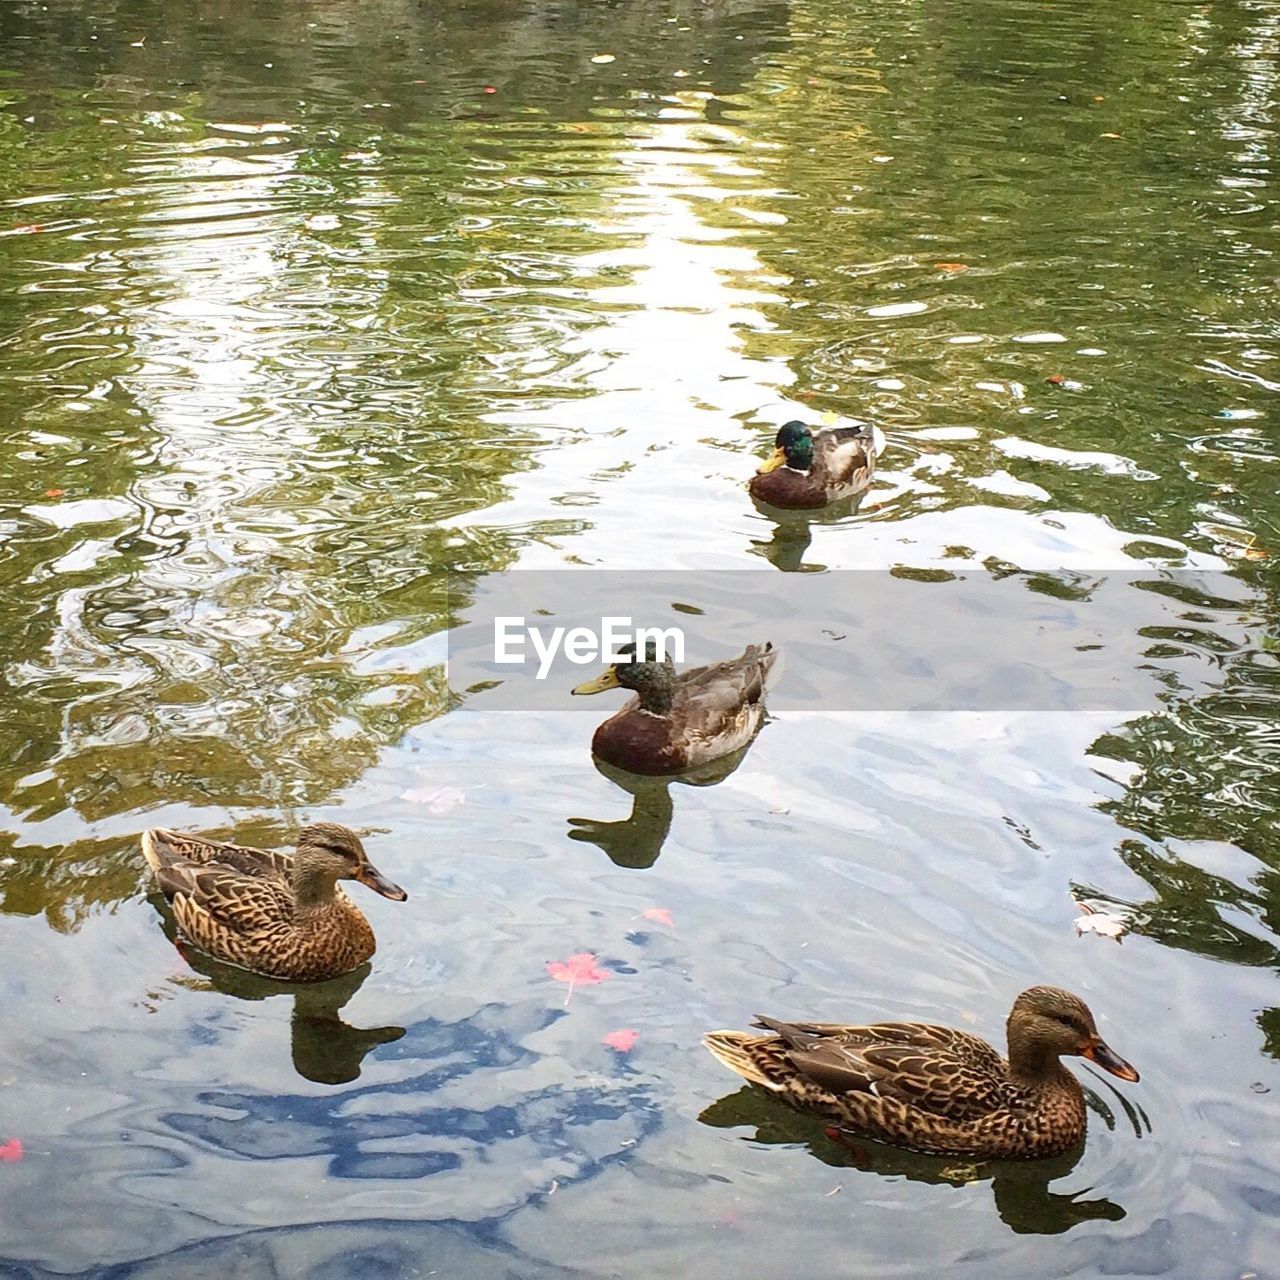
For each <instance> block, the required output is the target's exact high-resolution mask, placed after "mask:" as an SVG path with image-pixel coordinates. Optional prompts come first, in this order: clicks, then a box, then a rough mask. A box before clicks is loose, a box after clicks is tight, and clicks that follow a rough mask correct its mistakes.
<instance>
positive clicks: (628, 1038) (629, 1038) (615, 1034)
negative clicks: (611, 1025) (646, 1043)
mask: <svg viewBox="0 0 1280 1280" xmlns="http://www.w3.org/2000/svg"><path fill="white" fill-rule="evenodd" d="M639 1039H640V1033H639V1032H638V1031H633V1030H632V1029H631V1028H630V1027H619V1028H618V1029H617V1031H610V1032H609V1034H608V1035H607V1036H605V1038H604V1039H603V1040H602V1041H601V1042H600V1043H601V1044H607V1045H608V1046H609V1048H610V1049H617V1051H618V1052H619V1053H630V1052H631V1050H632V1049H634V1048H635V1047H636V1041H637V1040H639Z"/></svg>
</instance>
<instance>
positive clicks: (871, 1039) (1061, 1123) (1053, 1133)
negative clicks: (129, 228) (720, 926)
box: [703, 987, 1138, 1160]
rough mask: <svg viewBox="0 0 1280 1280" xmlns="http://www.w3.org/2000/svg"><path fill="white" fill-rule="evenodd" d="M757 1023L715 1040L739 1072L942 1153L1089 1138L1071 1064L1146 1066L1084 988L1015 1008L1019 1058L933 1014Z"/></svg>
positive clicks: (1016, 1155)
mask: <svg viewBox="0 0 1280 1280" xmlns="http://www.w3.org/2000/svg"><path fill="white" fill-rule="evenodd" d="M755 1025H756V1026H758V1027H765V1028H767V1029H768V1030H769V1031H770V1032H771V1033H772V1034H771V1035H767V1036H752V1035H747V1034H746V1033H744V1032H741V1031H712V1032H710V1033H709V1034H708V1035H707V1036H705V1037H704V1039H703V1043H704V1044H705V1045H706V1046H707V1048H708V1049H710V1050H711V1052H712V1053H713V1054H714V1055H715V1057H716V1058H717V1059H718V1060H719V1061H721V1062H723V1063H724V1065H725V1066H726V1067H728V1068H729V1069H730V1070H731V1071H736V1072H737V1073H738V1074H739V1075H740V1076H743V1077H745V1078H746V1079H747V1080H750V1081H751V1082H752V1083H753V1084H759V1085H763V1086H764V1087H765V1088H766V1089H771V1090H773V1092H774V1093H777V1094H779V1095H780V1096H782V1097H783V1098H785V1099H786V1100H787V1101H788V1102H790V1103H792V1104H794V1105H795V1106H798V1107H805V1108H808V1109H811V1110H817V1111H822V1112H825V1113H826V1114H827V1115H828V1116H830V1117H831V1118H832V1119H834V1120H835V1121H836V1122H837V1123H838V1124H839V1125H840V1126H841V1127H844V1128H847V1129H849V1130H850V1131H852V1132H855V1133H857V1134H860V1135H861V1136H862V1137H865V1138H874V1139H876V1140H878V1141H880V1142H887V1143H890V1144H892V1145H894V1146H899V1147H908V1148H910V1149H911V1150H913V1151H924V1152H928V1153H931V1154H934V1155H949V1156H968V1157H970V1158H976V1159H987V1160H995V1159H1026V1158H1030V1157H1033V1156H1051V1155H1057V1154H1058V1153H1060V1152H1062V1151H1066V1150H1068V1149H1069V1148H1071V1147H1073V1146H1075V1145H1076V1143H1078V1142H1079V1141H1080V1139H1081V1138H1083V1137H1084V1129H1085V1107H1084V1093H1083V1091H1082V1090H1081V1088H1080V1084H1079V1082H1078V1081H1077V1080H1076V1078H1075V1076H1073V1075H1072V1074H1071V1072H1069V1071H1068V1070H1067V1069H1066V1068H1065V1067H1064V1066H1063V1065H1062V1063H1061V1062H1059V1061H1058V1059H1059V1057H1060V1056H1061V1055H1062V1054H1080V1055H1082V1056H1083V1057H1086V1058H1089V1059H1090V1060H1091V1061H1093V1062H1096V1063H1097V1064H1098V1065H1099V1066H1100V1067H1103V1068H1105V1069H1106V1070H1107V1071H1110V1072H1111V1074H1112V1075H1116V1076H1119V1077H1120V1078H1121V1079H1122V1080H1137V1078H1138V1073H1137V1072H1136V1071H1135V1070H1134V1069H1133V1068H1132V1067H1131V1066H1130V1065H1129V1064H1128V1063H1127V1062H1125V1061H1124V1060H1123V1059H1122V1058H1120V1057H1118V1056H1117V1055H1116V1054H1115V1053H1113V1052H1112V1051H1111V1049H1109V1048H1108V1047H1107V1045H1106V1044H1105V1042H1104V1041H1103V1039H1102V1037H1101V1036H1099V1035H1098V1028H1097V1027H1096V1026H1095V1025H1094V1022H1093V1014H1091V1013H1090V1012H1089V1010H1088V1008H1087V1006H1086V1005H1085V1003H1084V1001H1083V1000H1081V999H1080V998H1079V996H1073V995H1072V994H1071V992H1069V991H1063V990H1061V989H1059V988H1058V987H1032V988H1031V989H1030V990H1029V991H1024V992H1023V993H1022V994H1021V995H1020V996H1019V997H1018V998H1017V1000H1015V1001H1014V1005H1013V1011H1012V1012H1011V1013H1010V1014H1009V1021H1008V1033H1009V1058H1008V1061H1006V1060H1005V1059H1004V1058H1002V1057H1001V1056H1000V1055H999V1054H998V1053H997V1052H996V1051H995V1050H994V1049H993V1048H992V1047H991V1046H990V1045H989V1044H988V1043H987V1042H986V1041H985V1040H980V1039H979V1038H978V1037H977V1036H972V1035H970V1034H969V1033H968V1032H967V1031H955V1030H953V1029H952V1028H950V1027H936V1026H931V1025H929V1024H927V1023H922V1022H886V1023H879V1024H876V1025H873V1026H866V1027H856V1026H840V1025H836V1024H824V1023H813V1022H794V1023H793V1022H775V1021H774V1020H773V1019H772V1018H757V1019H756V1021H755Z"/></svg>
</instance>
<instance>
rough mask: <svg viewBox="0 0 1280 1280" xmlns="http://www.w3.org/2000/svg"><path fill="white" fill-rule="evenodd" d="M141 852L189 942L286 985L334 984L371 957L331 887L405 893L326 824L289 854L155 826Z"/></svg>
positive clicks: (355, 918) (362, 929)
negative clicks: (350, 884) (347, 883)
mask: <svg viewBox="0 0 1280 1280" xmlns="http://www.w3.org/2000/svg"><path fill="white" fill-rule="evenodd" d="M142 853H143V856H144V857H145V858H146V860H147V863H148V865H149V866H150V867H151V869H152V871H154V872H155V876H156V882H157V883H158V884H159V886H160V889H161V891H162V892H163V893H164V895H165V897H166V898H168V899H169V901H170V902H171V903H172V904H173V914H174V918H175V919H176V920H177V922H178V928H179V929H180V930H181V931H182V933H183V934H184V936H185V937H186V938H187V939H188V940H189V941H190V942H192V943H194V944H195V945H196V946H197V947H199V948H200V949H201V950H202V951H207V952H208V953H209V954H210V955H211V956H214V957H216V958H217V959H219V960H224V961H226V962H227V963H228V964H235V965H239V966H240V967H241V968H243V969H251V970H253V972H255V973H261V974H265V975H266V976H267V977H269V978H280V979H283V980H285V981H289V982H320V981H323V980H324V979H326V978H334V977H337V976H338V975H339V974H343V973H347V972H349V971H350V970H352V969H354V968H356V966H357V965H361V964H363V963H364V962H365V961H366V960H367V959H368V958H369V957H370V956H371V955H373V953H374V950H375V947H376V945H377V944H376V943H375V941H374V937H373V930H372V929H371V928H370V927H369V922H368V921H367V920H366V919H365V918H364V915H363V914H362V913H361V912H360V911H359V910H358V909H357V907H356V906H355V904H354V903H353V902H352V901H351V899H350V898H348V897H347V895H346V894H345V893H343V892H342V890H341V889H339V888H338V886H337V882H338V881H339V880H359V881H360V882H361V883H362V884H365V885H368V886H369V888H371V889H373V890H374V891H375V892H377V893H380V894H382V896H383V897H384V898H393V899H395V900H396V901H398V902H402V901H404V899H405V898H407V897H408V896H409V895H408V894H407V893H405V891H404V890H403V889H401V888H400V886H399V885H396V884H393V883H392V882H391V881H390V880H388V879H387V878H386V877H385V876H384V875H382V873H381V872H379V871H378V870H377V869H376V868H375V867H374V866H373V865H372V864H371V863H370V862H369V859H368V856H367V855H366V854H365V851H364V846H363V845H362V844H361V843H360V838H359V837H358V836H357V835H356V833H355V832H354V831H351V830H349V829H348V828H347V827H342V826H339V825H338V824H337V823H333V822H317V823H315V824H313V825H312V826H309V827H306V828H304V829H303V831H302V832H301V833H300V835H299V836H298V850H297V853H295V854H289V853H269V852H267V851H266V850H264V849H251V848H249V847H247V846H244V845H235V844H224V843H222V842H221V841H218V840H206V839H204V838H203V837H201V836H187V835H182V834H180V833H179V832H176V831H166V830H164V829H163V828H161V827H156V828H154V829H153V830H151V831H147V832H145V833H144V834H143V837H142Z"/></svg>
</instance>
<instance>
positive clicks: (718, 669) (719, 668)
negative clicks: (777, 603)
mask: <svg viewBox="0 0 1280 1280" xmlns="http://www.w3.org/2000/svg"><path fill="white" fill-rule="evenodd" d="M618 653H619V654H620V655H622V656H623V657H624V658H627V659H629V660H627V661H622V662H615V663H614V664H613V666H611V667H609V668H607V669H606V670H605V672H604V674H603V675H600V676H598V677H597V678H596V679H594V680H588V681H587V682H586V684H580V685H578V687H577V688H576V689H574V691H573V692H574V693H576V694H587V693H602V692H603V691H604V690H606V689H632V690H634V691H635V694H636V696H635V697H634V698H632V699H631V701H630V702H628V703H627V705H626V706H625V707H623V708H622V710H621V711H619V712H617V714H616V715H612V716H610V717H609V719H608V720H606V721H605V722H604V723H603V724H602V725H600V727H599V728H598V729H597V730H596V732H595V736H594V737H593V738H592V739H591V750H592V751H593V752H594V753H595V754H596V756H598V757H599V758H600V759H601V760H603V761H605V763H606V764H611V765H614V766H615V767H616V768H619V769H626V770H628V771H629V772H631V773H647V774H660V773H679V772H681V771H683V770H685V769H693V768H696V767H697V766H699V765H703V764H706V763H708V762H709V761H711V760H715V759H717V758H718V757H720V756H724V755H728V754H729V753H730V752H731V751H737V750H738V748H739V747H742V746H745V745H746V744H747V743H748V742H750V741H751V739H752V738H753V737H754V736H755V734H756V731H757V730H758V729H759V728H760V723H761V721H762V720H763V719H764V695H765V690H766V689H767V687H768V676H769V672H770V670H771V669H772V667H773V664H774V663H775V662H776V661H777V657H778V651H777V650H776V649H775V648H774V647H773V645H771V644H765V645H763V646H760V645H754V644H753V645H748V646H747V648H746V649H745V650H744V651H743V652H742V653H740V654H739V655H738V656H737V657H736V658H730V659H729V660H728V661H727V662H716V663H712V664H711V665H710V666H706V667H695V668H693V670H691V671H685V672H682V673H677V672H676V668H675V663H674V662H672V661H671V659H670V658H669V657H667V656H666V655H665V654H664V655H663V656H662V658H661V659H659V657H658V653H657V649H656V646H654V645H653V644H652V643H650V644H648V645H647V646H646V647H645V656H644V659H643V660H638V659H637V658H636V656H635V655H636V649H635V646H634V645H627V646H626V647H625V648H622V649H619V650H618Z"/></svg>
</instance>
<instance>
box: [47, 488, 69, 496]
mask: <svg viewBox="0 0 1280 1280" xmlns="http://www.w3.org/2000/svg"><path fill="white" fill-rule="evenodd" d="M65 493H66V490H65V489H46V490H45V491H44V496H45V497H46V498H61V497H62V496H63V494H65Z"/></svg>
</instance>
